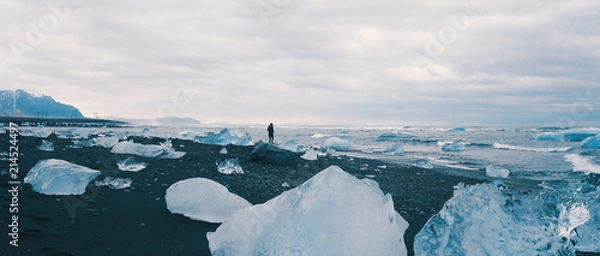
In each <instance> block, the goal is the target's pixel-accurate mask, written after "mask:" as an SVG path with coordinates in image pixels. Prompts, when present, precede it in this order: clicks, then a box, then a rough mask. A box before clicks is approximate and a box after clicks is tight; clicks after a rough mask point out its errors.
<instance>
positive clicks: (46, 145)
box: [37, 140, 54, 151]
mask: <svg viewBox="0 0 600 256" xmlns="http://www.w3.org/2000/svg"><path fill="white" fill-rule="evenodd" d="M37 149H39V150H41V151H54V143H52V142H51V141H47V140H42V144H40V145H39V146H38V147H37Z"/></svg>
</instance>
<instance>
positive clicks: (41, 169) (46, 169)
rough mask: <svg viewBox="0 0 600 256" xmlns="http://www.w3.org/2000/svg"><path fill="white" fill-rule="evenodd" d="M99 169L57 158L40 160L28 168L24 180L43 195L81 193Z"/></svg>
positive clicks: (98, 173)
mask: <svg viewBox="0 0 600 256" xmlns="http://www.w3.org/2000/svg"><path fill="white" fill-rule="evenodd" d="M98 175H100V172H99V171H96V170H92V169H90V168H87V167H84V166H80V165H76V164H72V163H69V162H67V161H64V160H59V159H46V160H40V161H38V162H37V164H35V166H33V167H32V168H31V170H29V172H28V173H27V175H26V176H25V179H24V182H25V183H28V184H31V186H32V187H33V190H34V191H35V192H38V193H41V194H45V195H81V194H83V193H85V188H86V187H87V185H88V183H89V182H90V180H93V179H94V178H96V177H97V176H98Z"/></svg>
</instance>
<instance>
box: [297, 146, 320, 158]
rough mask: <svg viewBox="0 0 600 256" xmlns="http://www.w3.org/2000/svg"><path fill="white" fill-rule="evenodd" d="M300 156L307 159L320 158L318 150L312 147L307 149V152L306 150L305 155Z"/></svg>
mask: <svg viewBox="0 0 600 256" xmlns="http://www.w3.org/2000/svg"><path fill="white" fill-rule="evenodd" d="M300 158H302V159H304V160H306V161H315V160H317V159H318V157H317V152H316V151H315V150H314V149H312V148H311V149H308V150H306V152H304V155H302V156H301V157H300Z"/></svg>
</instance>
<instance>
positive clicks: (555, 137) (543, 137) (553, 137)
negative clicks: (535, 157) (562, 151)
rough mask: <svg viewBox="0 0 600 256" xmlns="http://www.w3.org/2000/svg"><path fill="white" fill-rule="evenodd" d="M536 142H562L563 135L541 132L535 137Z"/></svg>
mask: <svg viewBox="0 0 600 256" xmlns="http://www.w3.org/2000/svg"><path fill="white" fill-rule="evenodd" d="M535 140H537V141H562V140H563V135H562V134H561V133H558V132H543V133H539V134H538V135H536V136H535Z"/></svg>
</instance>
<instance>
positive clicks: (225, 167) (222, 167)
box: [216, 157, 244, 174]
mask: <svg viewBox="0 0 600 256" xmlns="http://www.w3.org/2000/svg"><path fill="white" fill-rule="evenodd" d="M216 164H217V171H219V172H220V173H222V174H236V173H239V174H244V170H243V169H242V167H241V166H240V159H239V158H237V157H236V158H232V159H225V160H217V162H216Z"/></svg>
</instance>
